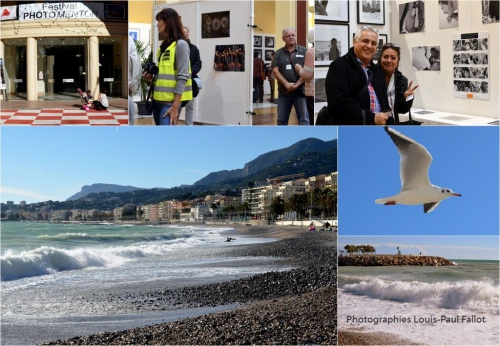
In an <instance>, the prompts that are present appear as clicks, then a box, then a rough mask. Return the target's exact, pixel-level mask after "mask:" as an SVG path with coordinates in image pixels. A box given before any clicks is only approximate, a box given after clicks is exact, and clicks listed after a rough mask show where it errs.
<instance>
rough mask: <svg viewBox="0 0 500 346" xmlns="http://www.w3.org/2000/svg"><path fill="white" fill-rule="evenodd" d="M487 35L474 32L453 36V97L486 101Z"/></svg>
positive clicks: (487, 94) (487, 95)
mask: <svg viewBox="0 0 500 346" xmlns="http://www.w3.org/2000/svg"><path fill="white" fill-rule="evenodd" d="M488 41H489V34H488V33H487V32H476V33H466V34H455V35H453V95H454V96H455V97H460V98H472V99H478V100H488V99H489V98H490V93H489V73H490V71H489V60H490V56H489V42H488Z"/></svg>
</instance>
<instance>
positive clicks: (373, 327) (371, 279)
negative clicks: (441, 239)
mask: <svg viewBox="0 0 500 346" xmlns="http://www.w3.org/2000/svg"><path fill="white" fill-rule="evenodd" d="M453 261H454V262H455V263H456V264H457V265H456V266H449V267H410V266H394V267H339V271H338V287H339V296H338V298H339V299H338V315H339V316H338V318H339V327H340V328H341V329H344V330H349V329H353V330H355V329H357V330H359V328H362V330H365V331H381V332H389V333H396V334H399V335H401V336H404V337H406V338H408V339H410V340H413V341H416V342H420V343H422V344H431V345H432V344H442V345H498V343H499V292H500V291H499V263H498V261H471V260H453ZM353 316H354V317H367V318H371V320H359V319H357V320H354V318H353ZM442 316H445V319H443V317H442ZM457 316H458V320H456V317H457ZM462 316H468V317H471V316H475V317H476V318H478V319H481V321H482V322H474V323H467V319H465V320H463V319H462ZM384 317H385V318H390V317H392V318H393V319H394V318H395V317H396V318H400V317H401V318H406V320H405V322H402V320H401V319H399V320H398V319H394V322H392V323H384V322H380V320H379V321H378V322H376V320H375V319H374V318H384ZM446 318H448V320H447V319H446ZM454 321H455V322H454Z"/></svg>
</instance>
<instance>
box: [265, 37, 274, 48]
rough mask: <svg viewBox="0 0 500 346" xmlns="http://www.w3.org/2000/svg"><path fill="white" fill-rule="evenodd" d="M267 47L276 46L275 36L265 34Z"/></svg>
mask: <svg viewBox="0 0 500 346" xmlns="http://www.w3.org/2000/svg"><path fill="white" fill-rule="evenodd" d="M264 41H265V45H266V48H274V36H265V40H264Z"/></svg>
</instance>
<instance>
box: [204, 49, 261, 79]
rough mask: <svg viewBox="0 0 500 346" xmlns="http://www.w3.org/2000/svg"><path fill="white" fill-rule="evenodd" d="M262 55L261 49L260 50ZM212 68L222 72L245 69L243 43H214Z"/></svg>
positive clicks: (242, 70)
mask: <svg viewBox="0 0 500 346" xmlns="http://www.w3.org/2000/svg"><path fill="white" fill-rule="evenodd" d="M260 54H261V56H262V51H261V53H260ZM254 56H255V50H254ZM214 70H215V71H224V72H228V71H231V72H244V71H245V45H244V44H232V45H216V46H215V54H214Z"/></svg>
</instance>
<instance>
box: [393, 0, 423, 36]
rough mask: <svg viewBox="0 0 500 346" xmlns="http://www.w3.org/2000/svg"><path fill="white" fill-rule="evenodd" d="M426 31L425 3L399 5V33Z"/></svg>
mask: <svg viewBox="0 0 500 346" xmlns="http://www.w3.org/2000/svg"><path fill="white" fill-rule="evenodd" d="M424 31H425V16H424V2H423V1H413V2H407V3H404V4H400V5H399V33H400V34H408V33H413V32H424Z"/></svg>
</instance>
